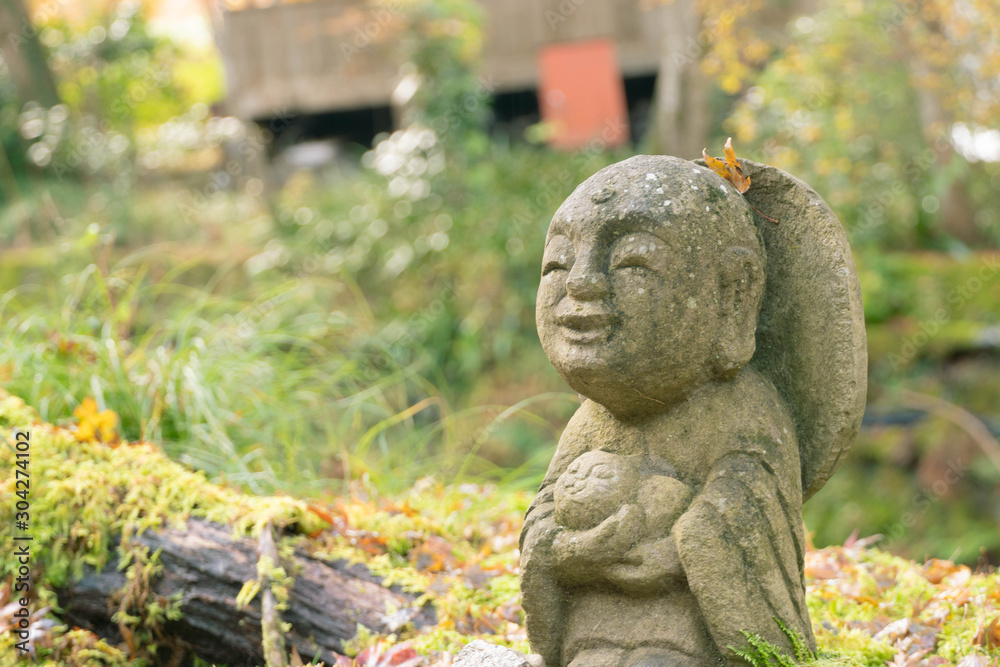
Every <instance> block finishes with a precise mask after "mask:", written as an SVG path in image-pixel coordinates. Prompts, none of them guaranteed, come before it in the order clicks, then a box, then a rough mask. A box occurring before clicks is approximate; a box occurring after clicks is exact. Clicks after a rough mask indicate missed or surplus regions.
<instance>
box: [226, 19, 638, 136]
mask: <svg viewBox="0 0 1000 667" xmlns="http://www.w3.org/2000/svg"><path fill="white" fill-rule="evenodd" d="M479 1H480V3H481V4H482V6H483V8H484V11H485V14H486V24H485V30H486V44H485V49H484V51H485V53H484V55H485V58H484V60H485V62H484V66H483V77H484V80H485V81H487V82H489V84H490V86H491V87H492V88H493V93H494V95H495V100H496V101H495V104H496V108H497V113H498V115H500V116H501V117H502V116H505V115H517V113H518V112H519V111H523V112H525V113H527V114H529V115H530V114H531V113H534V114H536V115H537V114H538V111H539V105H538V103H537V101H536V99H537V97H536V94H537V93H538V91H539V85H540V81H542V79H543V78H545V77H544V76H543V75H544V72H543V71H542V70H543V69H544V67H545V62H546V58H545V57H544V56H545V54H546V53H548V54H549V56H551V53H552V51H553V49H554V50H555V51H556V52H558V50H559V49H560V48H561V45H576V46H579V45H580V44H587V43H593V44H595V45H598V46H599V47H605V48H596V49H591V51H592V53H589V55H588V57H590V58H595V57H596V58H601V57H605V56H602V55H600V53H610V54H611V55H610V58H612V59H613V63H612V64H613V68H612V69H614V70H615V72H616V74H617V84H614V82H612V83H611V84H609V83H608V82H607V81H605V82H603V83H602V82H595V83H594V85H596V86H598V89H595V90H594V91H592V93H591V99H605V98H607V97H608V94H607V93H606V91H603V90H601V89H600V86H603V87H605V88H607V87H608V85H611V87H612V89H613V90H612V91H611V93H612V96H616V95H617V96H620V97H621V105H620V106H622V107H624V104H625V97H626V94H628V95H629V97H632V98H639V97H646V98H648V97H649V96H650V95H651V94H652V85H653V84H652V82H653V77H654V75H655V73H656V68H657V57H658V51H657V43H656V34H655V25H651V24H652V23H654V22H651V21H649V20H648V17H647V15H646V13H645V12H644V11H643V10H642V9H640V7H639V4H640V0H620V1H618V0H616V1H614V2H610V1H605V0H598V1H592V0H479ZM400 12H401V9H400V5H399V3H393V2H391V0H390V1H389V2H387V3H373V2H366V1H365V0H312V1H309V2H294V3H289V4H281V3H276V4H272V5H270V6H266V7H265V6H254V5H247V6H240V5H239V4H237V3H234V2H233V1H232V0H230V3H229V6H228V8H227V9H225V10H224V11H223V12H222V16H221V20H220V21H219V23H218V25H217V29H216V34H217V40H218V43H219V47H220V49H221V51H222V54H223V59H224V62H225V66H226V78H227V84H228V91H229V93H228V99H227V101H226V111H227V112H228V113H231V114H234V115H237V116H239V117H241V118H244V119H247V120H255V121H258V122H260V121H269V120H270V119H275V118H286V117H289V116H297V117H304V118H308V119H311V122H312V123H313V125H316V124H318V125H320V126H323V128H324V130H325V131H326V132H327V133H328V135H335V134H340V132H338V131H337V130H338V127H337V126H338V124H340V125H343V126H344V128H341V129H345V130H347V131H345V132H344V133H345V134H348V135H351V134H355V135H358V136H357V137H356V138H359V139H361V138H362V137H363V135H366V134H367V135H368V136H369V137H370V136H371V135H372V134H374V132H377V131H382V130H386V129H391V126H392V119H393V111H392V109H393V91H395V90H396V89H397V86H399V84H400V81H401V78H402V76H401V72H400V69H401V67H400V66H401V64H402V63H401V62H400V57H399V55H398V50H397V49H396V48H395V46H396V44H397V43H398V39H399V36H400V34H401V31H402V30H403V23H404V19H403V17H402V16H401V15H400ZM608 46H610V49H609V48H606V47H608ZM598 52H600V53H598ZM557 55H558V54H557ZM585 55H587V54H585ZM585 60H586V59H584V61H580V62H581V67H579V68H576V71H575V72H574V71H572V70H573V68H572V67H570V68H569V69H570V71H568V72H567V69H566V67H565V66H563V67H562V69H560V68H559V67H556V69H555V70H554V71H553V72H550V73H549V76H548V83H547V84H545V85H548V86H550V87H551V86H553V85H554V86H556V87H557V88H558V87H560V85H561V84H560V82H559V77H566V76H570V77H571V78H572V77H575V78H576V79H577V82H576V84H575V88H574V86H573V85H567V86H566V88H567V89H574V90H575V89H578V88H581V85H582V87H583V88H586V87H587V85H590V84H587V82H586V79H587V77H588V71H587V68H586V67H585V66H584V63H585ZM548 61H551V62H560V59H559V58H558V57H556V58H552V57H549V58H548ZM561 62H563V63H565V62H567V59H566V58H563V59H562V60H561ZM569 62H573V60H572V58H570V59H569ZM600 69H602V71H603V70H606V69H609V68H607V67H604V68H600ZM553 77H555V79H553ZM581 80H582V81H583V83H582V84H581V83H580V82H581ZM633 84H634V85H633ZM630 86H631V87H630ZM633 89H634V90H633ZM584 93H586V91H584ZM578 94H579V93H578ZM560 95H561V93H560V91H559V90H556V91H555V93H553V94H552V95H550V96H548V97H547V98H546V97H545V96H544V95H543V100H542V105H541V107H543V108H542V113H543V115H544V113H545V111H546V109H545V108H544V107H545V105H546V103H547V102H554V103H556V104H557V105H558V103H559V102H560V101H561V99H560ZM630 101H632V100H630ZM612 106H613V105H612ZM508 107H509V108H508ZM550 110H551V109H550ZM626 120H627V119H626ZM571 122H578V121H571ZM348 126H350V127H348ZM314 129H315V128H314Z"/></svg>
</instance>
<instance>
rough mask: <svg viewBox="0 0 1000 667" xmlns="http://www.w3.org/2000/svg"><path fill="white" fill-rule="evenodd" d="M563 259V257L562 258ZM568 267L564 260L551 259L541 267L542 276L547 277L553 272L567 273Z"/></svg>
mask: <svg viewBox="0 0 1000 667" xmlns="http://www.w3.org/2000/svg"><path fill="white" fill-rule="evenodd" d="M563 257H565V256H563ZM567 270H569V266H568V264H567V262H566V260H565V259H564V258H559V257H557V258H552V259H548V260H546V261H545V264H543V265H542V275H543V276H547V275H549V274H550V273H552V272H553V271H567Z"/></svg>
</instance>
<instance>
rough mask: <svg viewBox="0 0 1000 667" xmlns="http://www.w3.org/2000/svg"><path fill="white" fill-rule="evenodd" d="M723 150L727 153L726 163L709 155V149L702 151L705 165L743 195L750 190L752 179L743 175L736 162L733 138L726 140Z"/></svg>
mask: <svg viewBox="0 0 1000 667" xmlns="http://www.w3.org/2000/svg"><path fill="white" fill-rule="evenodd" d="M723 150H724V151H725V152H726V161H725V162H723V161H722V160H720V159H718V158H714V157H712V156H711V155H709V154H708V149H702V151H701V156H702V157H703V158H705V164H706V165H708V167H709V168H710V169H711V170H712V171H714V172H715V173H717V174H718V175H719V176H722V177H723V178H724V179H726V180H727V181H729V182H730V183H732V184H733V187H734V188H736V191H737V192H739V193H740V194H743V193H744V192H746V191H747V190H748V189H749V188H750V177H749V176H747V175H746V174H744V173H743V168H742V167H741V166H740V163H739V162H737V161H736V151H734V150H733V138H732V137H729V138H728V139H726V145H725V146H724V148H723Z"/></svg>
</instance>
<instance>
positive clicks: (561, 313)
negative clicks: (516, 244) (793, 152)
mask: <svg viewBox="0 0 1000 667" xmlns="http://www.w3.org/2000/svg"><path fill="white" fill-rule="evenodd" d="M743 168H744V170H745V171H746V172H747V173H748V175H749V176H750V178H751V187H750V189H749V190H748V191H747V192H746V196H745V197H744V196H743V195H741V194H739V193H738V192H737V191H736V189H735V188H734V187H733V186H732V185H731V184H729V183H728V182H727V181H725V180H724V179H722V178H720V177H719V176H717V175H716V174H715V173H713V172H712V171H711V170H709V169H707V168H706V167H704V166H702V165H701V164H700V163H695V162H688V161H686V160H681V159H679V158H673V157H665V156H638V157H633V158H631V159H628V160H625V161H624V162H620V163H618V164H615V165H612V166H610V167H607V168H606V169H603V170H602V171H600V172H598V173H597V174H595V175H594V176H592V177H591V178H589V179H588V180H587V181H586V182H584V183H583V184H582V185H580V186H579V187H578V188H577V189H576V190H575V191H574V192H573V194H572V195H570V197H569V198H568V199H567V200H566V201H565V202H564V203H563V204H562V206H561V207H560V208H559V210H558V211H557V212H556V214H555V216H554V217H553V219H552V223H551V226H550V227H549V232H548V237H547V239H546V244H545V254H544V259H543V266H542V278H541V285H540V287H539V290H538V302H537V313H536V319H537V324H538V333H539V337H540V339H541V342H542V346H543V347H544V349H545V352H546V354H547V355H548V357H549V359H550V361H551V362H552V364H553V365H554V366H555V368H556V370H557V371H558V372H559V374H560V376H562V378H563V379H564V380H565V381H566V382H567V383H568V384H569V385H570V386H571V387H572V388H573V389H575V390H576V391H577V392H579V393H580V394H581V395H582V396H583V397H584V398H585V400H584V401H583V405H582V406H581V407H580V409H579V410H578V411H577V412H576V414H575V415H574V416H573V418H572V419H571V420H570V423H569V425H568V426H567V427H566V430H565V431H564V432H563V434H562V437H561V439H560V441H559V446H558V449H557V451H556V454H555V456H554V457H553V459H552V462H551V464H550V466H549V469H548V472H547V474H546V476H545V479H544V481H543V483H542V486H541V489H540V491H539V493H538V496H537V497H536V498H535V500H534V502H533V503H532V504H531V507H530V508H529V509H528V512H527V516H526V518H525V524H524V529H523V531H522V533H521V595H522V604H523V606H524V610H525V612H526V624H527V630H528V639H529V642H530V644H531V647H532V651H534V652H535V653H537V654H539V655H540V657H541V658H542V659H544V661H545V663H546V664H547V665H548V667H565V666H567V665H569V666H570V667H646V666H668V665H690V666H701V665H705V666H708V665H725V664H743V663H742V661H741V660H740V659H739V658H737V657H736V656H735V654H734V652H733V650H732V648H743V647H745V646H746V641H745V638H744V636H743V635H742V634H741V631H747V632H752V633H756V634H758V635H760V636H761V637H763V638H764V639H766V640H768V641H769V642H771V643H773V644H775V645H778V646H783V647H786V648H787V649H788V650H789V652H790V653H791V645H790V641H789V640H788V638H787V637H786V635H785V634H784V632H783V631H782V630H781V628H780V627H779V625H778V623H777V622H776V620H780V621H781V623H782V624H784V625H785V627H787V628H788V629H790V630H792V631H794V632H797V633H799V634H800V635H801V636H802V637H803V638H804V639H805V641H806V643H807V644H808V645H810V646H813V645H814V639H813V635H812V630H811V626H810V621H809V614H808V611H807V609H806V604H805V591H804V584H803V573H802V567H803V551H804V549H805V540H804V535H803V526H802V515H801V507H802V502H803V501H804V500H805V499H807V498H808V497H809V496H811V495H812V494H814V493H815V492H816V491H817V490H818V489H819V488H820V487H821V486H822V485H823V483H824V482H825V481H826V480H827V479H828V478H829V476H830V475H831V474H832V473H833V471H834V470H835V469H836V467H837V466H838V464H839V463H840V460H841V458H842V457H843V455H844V454H845V453H846V451H847V450H848V448H849V447H850V445H851V442H852V440H853V438H854V436H855V434H856V433H857V429H858V427H859V425H860V421H861V414H862V411H863V409H864V400H865V388H866V366H867V359H866V351H865V336H864V321H863V316H862V310H861V297H860V290H859V287H858V281H857V274H856V272H855V269H854V264H853V260H852V258H851V254H850V249H849V247H848V245H847V241H846V238H845V235H844V232H843V229H842V228H841V226H840V223H839V222H838V221H837V219H836V217H835V216H834V215H833V213H832V212H831V211H830V209H829V207H828V206H827V205H826V204H825V203H824V202H823V200H822V199H821V198H820V197H819V196H818V195H817V194H816V193H815V192H814V191H813V190H811V189H810V188H809V187H808V186H806V185H805V184H804V183H802V182H800V181H798V180H796V179H795V178H793V177H792V176H790V175H788V174H786V173H784V172H782V171H780V170H778V169H775V168H773V167H768V166H765V165H760V164H756V163H753V162H749V161H743ZM751 205H752V206H753V207H755V208H756V209H758V211H759V212H761V213H763V214H764V215H766V216H767V217H769V218H773V219H774V220H776V221H777V222H776V223H775V222H770V221H766V220H764V219H763V218H760V217H758V216H756V214H755V212H754V210H753V208H751ZM533 659H535V660H536V661H537V662H541V661H540V660H538V659H537V657H533Z"/></svg>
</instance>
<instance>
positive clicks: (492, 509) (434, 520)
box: [0, 392, 1000, 667]
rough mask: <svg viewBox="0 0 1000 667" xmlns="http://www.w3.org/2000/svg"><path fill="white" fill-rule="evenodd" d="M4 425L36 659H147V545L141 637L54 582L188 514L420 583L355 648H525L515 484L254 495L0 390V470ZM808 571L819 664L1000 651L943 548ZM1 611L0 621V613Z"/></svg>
mask: <svg viewBox="0 0 1000 667" xmlns="http://www.w3.org/2000/svg"><path fill="white" fill-rule="evenodd" d="M15 429H28V430H29V432H30V437H31V440H30V442H31V450H30V451H31V459H30V464H29V472H30V475H31V491H30V503H31V510H30V511H31V527H30V534H31V535H32V536H33V538H34V541H33V543H32V554H33V564H32V567H33V569H34V571H35V572H36V573H37V575H38V579H37V581H36V582H35V584H36V588H35V590H34V596H35V598H34V601H33V609H39V608H42V607H45V606H50V605H51V606H53V610H52V612H50V613H49V614H47V616H48V617H49V619H50V620H49V621H45V620H43V619H42V618H40V617H38V618H36V619H35V627H36V628H37V629H38V630H39V631H40V639H39V641H38V642H37V646H38V654H39V657H40V664H44V665H102V664H103V665H125V664H132V665H137V664H158V662H160V659H159V658H158V657H157V655H156V653H155V650H151V649H152V643H153V642H154V639H155V637H156V627H157V624H158V623H159V622H160V621H162V619H163V618H166V617H167V616H168V615H170V614H176V613H178V612H181V613H182V610H178V609H175V608H171V606H170V604H169V601H168V602H167V603H166V604H164V602H163V601H157V600H149V599H146V598H144V597H143V596H142V594H141V593H142V587H143V585H144V583H145V582H148V581H149V580H150V579H152V578H155V576H156V574H157V568H158V564H157V563H156V559H155V554H140V553H132V552H129V553H130V556H131V562H130V564H129V571H130V574H132V575H133V582H137V583H133V584H130V586H132V587H133V588H134V590H132V591H131V592H127V591H126V592H123V599H124V600H126V601H128V600H131V602H132V605H131V606H128V605H127V604H123V608H122V612H121V614H122V615H121V616H120V619H121V620H123V622H124V623H125V624H126V626H128V627H131V628H133V629H134V632H135V633H136V634H135V636H136V637H147V638H149V640H148V641H149V643H147V644H146V645H141V646H140V647H139V648H138V649H137V648H136V647H134V646H133V647H131V648H130V647H129V646H128V645H127V644H125V643H123V644H122V645H117V646H111V645H108V643H107V642H105V641H104V640H102V639H101V638H99V637H96V636H94V635H92V634H90V633H88V632H86V631H83V630H79V629H67V628H65V627H64V626H59V625H58V622H59V621H58V612H59V610H58V607H57V602H56V598H55V593H54V591H55V589H57V588H58V587H59V586H61V585H62V584H64V583H65V582H66V581H67V580H68V579H69V578H70V577H74V576H77V575H79V573H80V572H82V571H83V569H84V568H85V567H88V566H92V567H103V566H105V565H107V563H108V561H109V558H110V557H111V556H112V555H113V554H112V553H111V551H110V550H109V549H110V545H111V544H112V543H113V541H114V538H115V537H116V536H121V537H122V538H123V545H124V546H122V547H120V548H121V549H126V550H127V549H128V548H129V547H128V537H129V536H130V535H134V534H136V533H138V532H141V531H143V530H151V529H154V530H155V529H157V528H159V527H162V526H166V525H180V524H183V522H184V520H185V519H186V518H188V517H192V516H198V517H204V518H207V519H210V520H213V521H218V522H221V523H225V524H228V525H230V526H231V527H232V529H233V531H234V533H236V534H242V535H250V536H253V535H255V534H258V533H259V531H260V530H261V528H262V527H263V526H265V525H267V523H268V522H271V523H272V524H273V525H275V526H277V527H280V528H282V529H284V532H285V534H286V535H287V537H285V538H284V539H283V541H282V544H280V545H279V548H283V549H287V548H289V547H290V546H291V545H293V544H294V545H295V546H297V547H298V548H301V549H305V550H308V551H310V552H312V553H313V554H316V555H320V556H327V557H330V558H346V559H349V560H353V561H359V562H363V563H365V564H366V565H367V566H368V567H369V568H371V569H372V570H373V571H374V572H376V573H377V574H378V575H380V576H382V577H384V578H385V580H386V581H387V583H396V584H400V585H403V586H404V587H406V588H409V589H412V590H414V591H420V592H421V594H422V595H424V596H425V597H426V599H427V600H429V601H430V602H432V603H433V604H434V605H435V607H436V609H437V613H438V619H439V623H438V624H437V625H436V626H435V627H433V628H430V629H425V630H423V631H420V632H416V631H412V630H404V631H402V632H400V634H399V635H398V636H395V637H391V638H385V637H375V636H372V635H370V634H368V633H365V632H360V633H359V635H358V637H356V638H355V641H354V642H353V643H352V648H353V649H354V650H356V651H360V650H361V649H364V648H366V647H367V646H370V645H372V644H374V643H376V642H381V643H382V645H386V644H389V643H401V642H409V646H411V647H412V649H413V650H415V651H416V652H417V654H418V655H421V656H425V662H426V664H427V665H436V664H447V662H446V660H447V658H445V657H444V656H445V654H446V653H454V652H456V651H457V650H459V649H460V648H461V647H462V646H463V645H464V644H465V643H467V642H468V641H471V640H472V639H473V638H483V639H486V640H487V641H491V642H495V643H498V644H505V645H508V646H512V647H514V648H517V649H521V650H525V649H526V648H527V645H526V640H525V635H524V631H523V626H522V623H521V621H522V612H521V609H520V606H519V604H518V586H517V536H518V532H519V530H520V524H521V517H522V516H523V513H524V510H525V508H526V506H527V503H528V502H529V500H530V496H529V495H527V494H523V493H509V492H503V491H501V490H500V489H498V488H496V487H490V486H479V485H473V484H463V485H456V486H444V485H441V484H438V483H436V482H434V481H432V480H430V479H428V480H423V481H421V482H419V483H418V484H417V485H416V486H415V487H413V489H411V490H410V491H409V492H407V493H405V494H402V495H399V496H396V497H393V498H386V497H382V496H380V495H379V494H378V493H377V492H376V491H375V490H374V489H373V488H371V487H366V486H365V485H363V484H359V485H358V486H356V487H355V488H354V489H353V493H352V494H351V495H350V496H349V497H344V498H341V499H339V500H336V501H334V502H331V503H324V504H322V506H318V505H310V504H308V503H307V502H306V501H304V500H300V499H295V498H291V497H284V496H277V497H256V496H250V495H246V494H244V493H242V492H241V491H239V490H236V489H233V488H228V487H226V486H224V485H218V484H215V483H212V482H210V481H209V480H208V479H207V478H206V477H205V475H204V474H202V473H199V472H193V471H191V470H190V469H188V468H186V467H184V466H182V465H180V464H178V463H175V462H173V461H171V460H170V459H169V458H167V457H166V456H165V455H164V454H163V453H162V452H161V451H160V450H159V449H158V448H157V447H156V446H155V445H152V444H148V443H121V444H118V445H117V446H115V447H112V446H109V445H107V444H103V443H99V442H80V441H78V439H77V437H76V434H75V433H74V432H73V430H72V426H70V427H68V428H66V427H58V426H53V425H51V424H45V423H42V422H41V421H40V420H39V419H38V417H37V414H36V413H35V412H34V411H33V410H32V409H30V408H29V407H27V406H26V405H25V404H24V402H23V401H21V400H20V399H18V398H16V397H13V396H10V395H9V394H6V393H2V392H0V438H2V440H3V441H4V443H5V445H4V446H3V447H0V465H3V466H4V467H5V468H6V469H7V470H8V471H12V470H13V468H14V465H15V460H16V459H15V449H14V446H13V443H14V431H15ZM0 489H2V490H3V492H4V494H3V495H4V497H5V498H8V499H11V498H14V496H13V489H14V475H13V474H12V473H11V474H9V475H4V477H3V481H2V482H0ZM13 511H14V508H13V501H10V502H8V503H6V504H5V505H4V506H3V507H2V508H0V540H2V541H3V543H4V544H12V543H13V542H12V538H13V537H14V534H15V532H16V528H15V524H14V521H13V516H12V514H13ZM15 565H16V563H14V562H13V561H12V560H11V559H4V560H3V562H2V565H0V576H2V577H3V580H5V581H6V582H10V581H11V580H12V577H13V576H14V575H15ZM806 579H807V582H806V583H807V588H808V602H809V607H810V612H811V614H812V618H813V623H814V629H815V632H816V636H817V640H818V644H819V647H820V652H819V653H820V658H819V662H818V663H817V664H843V665H885V664H887V663H888V662H890V661H894V662H892V664H898V665H901V664H908V665H959V664H961V665H963V667H971V666H972V665H992V664H997V662H998V661H1000V636H998V628H1000V625H998V624H995V623H994V621H996V620H997V619H998V618H1000V575H998V574H997V573H974V572H972V571H970V570H969V568H967V567H962V566H955V565H952V564H951V563H949V562H947V561H941V560H932V561H929V562H928V563H926V564H917V563H913V562H911V561H908V560H904V559H900V558H897V557H895V556H892V555H890V554H888V553H885V552H882V551H879V550H877V549H875V548H872V547H869V546H866V545H865V544H864V543H863V542H855V543H854V544H850V545H847V546H843V547H831V548H826V549H821V550H813V551H810V552H809V553H808V554H807V556H806ZM3 592H4V593H5V594H6V593H7V591H6V590H5V591H3ZM136 601H140V602H141V604H139V603H137V602H136ZM53 620H54V621H55V625H53V624H52V622H51V621H53ZM9 621H10V619H9V618H6V617H5V618H0V624H3V625H6V623H8V622H9ZM143 633H145V634H143ZM14 641H15V639H14V635H13V634H12V633H10V632H4V633H3V635H2V638H0V655H2V656H3V657H0V666H6V665H14V664H17V662H18V658H17V655H16V652H15V651H14V650H13V645H14ZM900 656H902V657H900ZM970 656H978V658H974V657H970ZM906 660H910V661H909V662H907V661H906Z"/></svg>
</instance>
